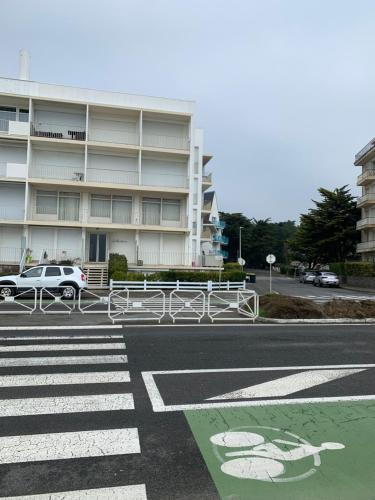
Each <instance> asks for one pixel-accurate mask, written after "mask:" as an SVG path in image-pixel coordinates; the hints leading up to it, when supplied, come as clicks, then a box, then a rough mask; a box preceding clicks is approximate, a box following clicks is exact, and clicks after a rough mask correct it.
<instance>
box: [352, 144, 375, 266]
mask: <svg viewBox="0 0 375 500" xmlns="http://www.w3.org/2000/svg"><path fill="white" fill-rule="evenodd" d="M354 165H356V166H360V167H362V172H361V174H360V175H359V176H358V178H357V185H358V186H361V187H362V196H360V197H359V198H358V200H357V205H358V207H359V208H361V212H362V214H361V219H360V220H359V221H358V222H357V229H359V230H360V231H361V243H359V244H358V245H357V252H358V253H360V254H361V258H362V260H364V261H370V262H375V139H372V140H371V141H370V142H369V143H368V144H367V145H366V146H365V147H364V148H363V149H361V151H360V152H359V153H357V154H356V155H355V161H354Z"/></svg>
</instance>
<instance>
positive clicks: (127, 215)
mask: <svg viewBox="0 0 375 500" xmlns="http://www.w3.org/2000/svg"><path fill="white" fill-rule="evenodd" d="M90 214H91V217H100V218H105V219H110V220H111V221H112V222H116V223H117V224H131V219H132V198H131V197H130V196H111V195H100V194H92V195H91V211H90Z"/></svg>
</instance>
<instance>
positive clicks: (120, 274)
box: [112, 271, 127, 281]
mask: <svg viewBox="0 0 375 500" xmlns="http://www.w3.org/2000/svg"><path fill="white" fill-rule="evenodd" d="M112 279H113V280H114V281H127V275H126V273H124V271H114V272H113V273H112Z"/></svg>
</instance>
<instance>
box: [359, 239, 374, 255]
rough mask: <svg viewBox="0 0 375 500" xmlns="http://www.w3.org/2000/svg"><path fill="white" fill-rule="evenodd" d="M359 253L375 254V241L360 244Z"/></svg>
mask: <svg viewBox="0 0 375 500" xmlns="http://www.w3.org/2000/svg"><path fill="white" fill-rule="evenodd" d="M357 252H375V240H371V241H366V242H363V243H358V245H357Z"/></svg>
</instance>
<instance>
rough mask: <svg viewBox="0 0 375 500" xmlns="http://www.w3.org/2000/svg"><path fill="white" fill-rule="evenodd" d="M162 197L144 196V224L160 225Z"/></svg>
mask: <svg viewBox="0 0 375 500" xmlns="http://www.w3.org/2000/svg"><path fill="white" fill-rule="evenodd" d="M160 209H161V200H160V198H143V201H142V224H146V225H151V226H158V225H160Z"/></svg>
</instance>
